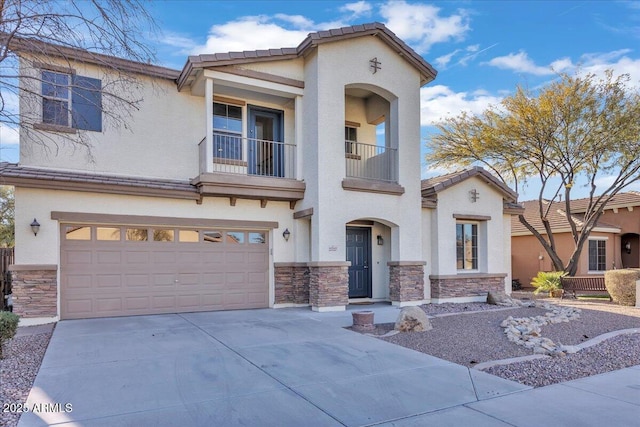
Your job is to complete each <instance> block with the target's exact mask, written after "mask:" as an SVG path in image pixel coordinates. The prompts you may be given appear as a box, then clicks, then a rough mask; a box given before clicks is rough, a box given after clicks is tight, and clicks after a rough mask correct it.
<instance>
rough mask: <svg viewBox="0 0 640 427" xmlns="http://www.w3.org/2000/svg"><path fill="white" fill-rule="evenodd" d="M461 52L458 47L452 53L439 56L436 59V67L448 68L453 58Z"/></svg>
mask: <svg viewBox="0 0 640 427" xmlns="http://www.w3.org/2000/svg"><path fill="white" fill-rule="evenodd" d="M458 52H460V49H456V50H454V51H453V52H451V53H447V54H446V55H442V56H439V57H437V58H436V59H435V61H434V62H435V63H436V68H446V66H447V65H448V64H449V62H451V59H452V58H453V57H454V56H455V55H457V54H458Z"/></svg>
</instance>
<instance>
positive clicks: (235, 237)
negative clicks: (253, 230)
mask: <svg viewBox="0 0 640 427" xmlns="http://www.w3.org/2000/svg"><path fill="white" fill-rule="evenodd" d="M227 243H237V244H240V245H241V244H244V233H241V232H239V231H228V232H227Z"/></svg>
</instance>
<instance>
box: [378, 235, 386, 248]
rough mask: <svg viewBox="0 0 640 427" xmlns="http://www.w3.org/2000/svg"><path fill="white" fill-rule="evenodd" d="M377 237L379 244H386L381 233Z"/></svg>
mask: <svg viewBox="0 0 640 427" xmlns="http://www.w3.org/2000/svg"><path fill="white" fill-rule="evenodd" d="M377 239H378V246H382V245H384V239H383V238H382V236H381V235H379V234H378V237H377Z"/></svg>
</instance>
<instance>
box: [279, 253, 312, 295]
mask: <svg viewBox="0 0 640 427" xmlns="http://www.w3.org/2000/svg"><path fill="white" fill-rule="evenodd" d="M274 276H275V277H274V282H275V304H276V305H308V304H309V267H308V266H307V263H306V262H277V263H275V264H274Z"/></svg>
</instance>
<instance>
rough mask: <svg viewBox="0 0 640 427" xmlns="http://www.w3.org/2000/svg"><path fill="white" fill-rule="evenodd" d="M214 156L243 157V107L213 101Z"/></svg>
mask: <svg viewBox="0 0 640 427" xmlns="http://www.w3.org/2000/svg"><path fill="white" fill-rule="evenodd" d="M213 157H217V158H222V159H233V160H241V159H242V107H238V106H236V105H228V104H221V103H218V102H214V103H213Z"/></svg>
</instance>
